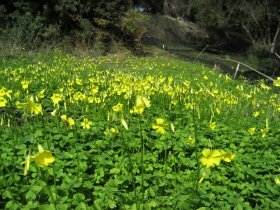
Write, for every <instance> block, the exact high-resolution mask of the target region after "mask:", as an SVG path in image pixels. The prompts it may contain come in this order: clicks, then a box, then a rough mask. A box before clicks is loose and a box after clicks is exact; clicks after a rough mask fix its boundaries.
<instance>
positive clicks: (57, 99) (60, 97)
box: [51, 93, 63, 106]
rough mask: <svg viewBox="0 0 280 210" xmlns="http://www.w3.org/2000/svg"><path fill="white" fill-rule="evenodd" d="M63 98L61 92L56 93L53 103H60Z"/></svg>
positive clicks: (52, 98)
mask: <svg viewBox="0 0 280 210" xmlns="http://www.w3.org/2000/svg"><path fill="white" fill-rule="evenodd" d="M62 99H63V95H61V94H60V93H54V94H53V95H52V97H51V100H52V102H53V105H54V106H55V105H59V102H60V101H61V100H62Z"/></svg>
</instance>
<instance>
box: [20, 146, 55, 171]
mask: <svg viewBox="0 0 280 210" xmlns="http://www.w3.org/2000/svg"><path fill="white" fill-rule="evenodd" d="M32 160H35V163H36V164H37V165H38V166H40V167H45V166H48V165H50V164H51V163H53V162H54V161H55V157H54V156H53V155H52V153H51V152H50V151H49V150H44V148H43V147H42V146H41V145H40V144H38V152H37V153H36V154H35V155H33V156H31V155H30V154H29V153H28V155H27V156H26V157H25V161H24V162H23V163H24V172H23V174H24V175H25V176H26V175H27V173H28V171H29V169H30V163H31V161H32Z"/></svg>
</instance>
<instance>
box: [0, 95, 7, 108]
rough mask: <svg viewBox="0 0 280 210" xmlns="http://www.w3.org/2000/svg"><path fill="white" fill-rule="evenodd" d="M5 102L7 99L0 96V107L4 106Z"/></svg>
mask: <svg viewBox="0 0 280 210" xmlns="http://www.w3.org/2000/svg"><path fill="white" fill-rule="evenodd" d="M7 103H8V101H7V100H6V99H5V98H4V97H1V96H0V107H5V106H6V104H7Z"/></svg>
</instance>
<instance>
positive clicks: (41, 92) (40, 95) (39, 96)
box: [37, 89, 45, 99]
mask: <svg viewBox="0 0 280 210" xmlns="http://www.w3.org/2000/svg"><path fill="white" fill-rule="evenodd" d="M44 93H45V89H44V90H41V91H40V92H39V93H37V97H38V98H40V99H42V98H44V97H45V94H44Z"/></svg>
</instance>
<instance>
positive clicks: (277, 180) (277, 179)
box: [274, 176, 280, 185]
mask: <svg viewBox="0 0 280 210" xmlns="http://www.w3.org/2000/svg"><path fill="white" fill-rule="evenodd" d="M274 182H275V184H277V185H280V179H279V177H278V176H274Z"/></svg>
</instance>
